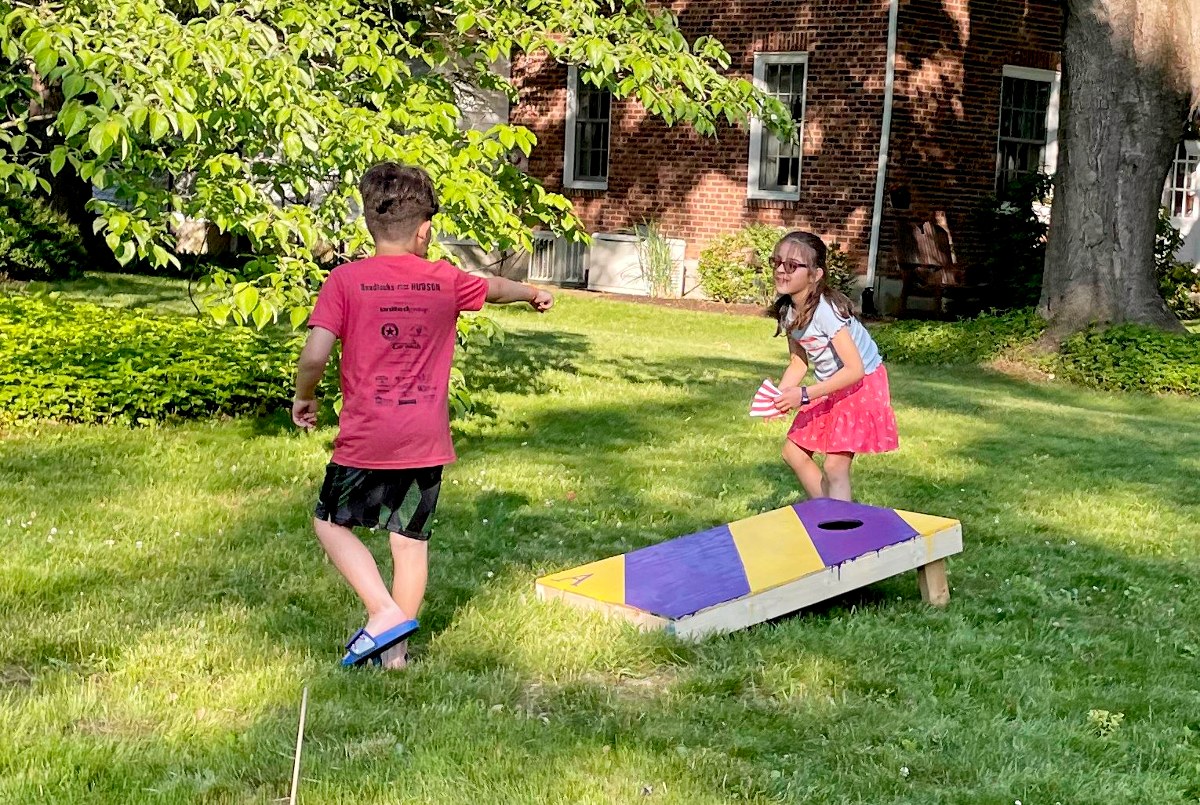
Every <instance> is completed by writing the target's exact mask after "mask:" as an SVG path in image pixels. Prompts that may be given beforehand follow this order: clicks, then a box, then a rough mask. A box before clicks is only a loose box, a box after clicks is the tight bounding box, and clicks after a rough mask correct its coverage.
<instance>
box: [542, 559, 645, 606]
mask: <svg viewBox="0 0 1200 805" xmlns="http://www.w3.org/2000/svg"><path fill="white" fill-rule="evenodd" d="M537 583H538V584H541V585H542V586H544V587H553V588H555V589H556V590H566V591H567V592H570V593H577V594H579V595H585V596H587V597H588V598H594V599H596V600H597V601H604V602H606V603H609V604H624V603H625V554H619V555H617V556H610V557H608V558H607V559H601V560H600V561H599V562H592V563H590V564H586V565H580V566H579V567H575V568H571V569H570V570H564V571H562V572H561V573H555V574H553V575H550V576H542V577H541V578H540V579H538V580H537Z"/></svg>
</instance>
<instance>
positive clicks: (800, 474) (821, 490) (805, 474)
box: [783, 439, 825, 498]
mask: <svg viewBox="0 0 1200 805" xmlns="http://www.w3.org/2000/svg"><path fill="white" fill-rule="evenodd" d="M783 460H784V461H786V462H787V464H788V466H789V467H791V468H792V472H794V473H796V479H797V480H798V481H800V486H802V487H804V492H805V494H807V495H808V496H809V497H810V498H820V497H825V483H824V482H825V476H824V474H823V473H822V472H821V467H820V466H819V465H818V464H817V462H815V461H813V457H812V453H810V452H809V451H807V450H805V449H804V448H802V447H800V446H799V445H797V444H796V443H795V442H793V441H792V440H791V439H785V440H784V442H783Z"/></svg>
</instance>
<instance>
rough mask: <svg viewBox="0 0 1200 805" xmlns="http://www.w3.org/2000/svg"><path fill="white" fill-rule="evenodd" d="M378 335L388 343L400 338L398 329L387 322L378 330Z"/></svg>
mask: <svg viewBox="0 0 1200 805" xmlns="http://www.w3.org/2000/svg"><path fill="white" fill-rule="evenodd" d="M379 334H380V335H382V336H383V337H384V338H386V339H387V340H388V341H395V340H396V339H397V338H399V337H400V328H399V327H397V326H396V325H395V324H393V323H392V322H390V321H389V322H388V323H387V324H385V325H383V326H382V327H380V328H379Z"/></svg>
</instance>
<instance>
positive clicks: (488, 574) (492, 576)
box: [487, 570, 496, 579]
mask: <svg viewBox="0 0 1200 805" xmlns="http://www.w3.org/2000/svg"><path fill="white" fill-rule="evenodd" d="M495 576H496V574H495V573H493V572H492V571H490V570H489V571H488V572H487V577H488V578H489V579H491V578H495Z"/></svg>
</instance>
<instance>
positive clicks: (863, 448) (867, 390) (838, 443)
mask: <svg viewBox="0 0 1200 805" xmlns="http://www.w3.org/2000/svg"><path fill="white" fill-rule="evenodd" d="M787 436H788V438H789V439H790V440H791V441H792V442H793V443H795V444H796V445H797V446H798V447H802V448H804V449H805V450H811V451H813V452H816V453H886V452H888V451H890V450H895V449H896V448H898V447H899V446H900V436H899V434H897V432H896V414H895V412H894V411H892V395H891V391H890V389H889V388H888V377H887V369H885V368H884V367H883V365H882V364H880V366H879V368H877V369H876V370H875V371H874V372H871V374H869V375H867V376H866V377H864V378H863V379H862V380H860V381H858V382H857V383H855V384H854V385H853V386H850V387H849V388H844V389H842V390H841V391H835V392H834V393H833V394H830V395H829V396H828V397H822V398H821V399H819V400H817V401H816V402H814V403H810V404H808V405H806V406H804V407H803V408H801V409H800V412H799V413H798V414H796V419H795V420H794V421H793V422H792V427H791V428H790V429H789V430H788V434H787Z"/></svg>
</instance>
